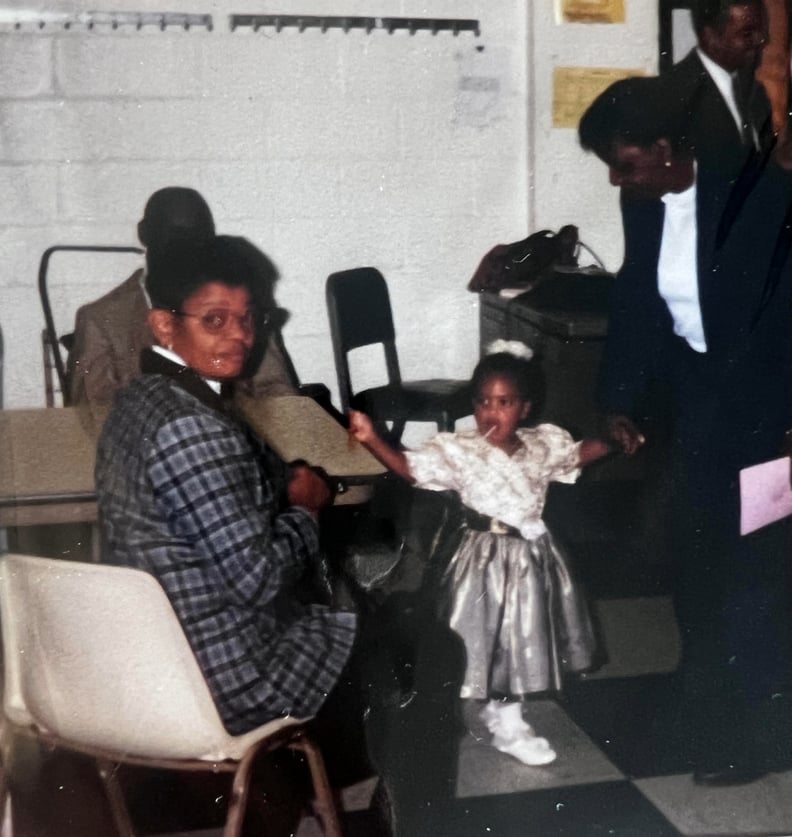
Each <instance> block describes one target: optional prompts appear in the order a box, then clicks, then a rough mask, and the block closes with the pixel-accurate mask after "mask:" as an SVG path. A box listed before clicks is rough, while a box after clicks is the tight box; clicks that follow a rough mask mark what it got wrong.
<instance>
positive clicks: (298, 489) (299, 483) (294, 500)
mask: <svg viewBox="0 0 792 837" xmlns="http://www.w3.org/2000/svg"><path fill="white" fill-rule="evenodd" d="M286 495H287V497H288V498H289V503H290V504H291V505H292V506H303V507H304V508H306V509H308V511H310V512H312V513H313V514H316V513H318V511H319V510H320V509H323V508H324V507H325V506H326V505H328V503H329V502H330V500H331V499H332V493H331V491H330V487H329V486H328V484H327V481H326V480H324V479H323V478H322V477H321V476H320V475H319V474H317V473H316V471H314V469H313V468H311V466H310V465H305V464H296V465H292V466H291V474H290V476H289V483H288V485H287V487H286Z"/></svg>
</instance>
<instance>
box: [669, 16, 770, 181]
mask: <svg viewBox="0 0 792 837" xmlns="http://www.w3.org/2000/svg"><path fill="white" fill-rule="evenodd" d="M692 17H693V28H694V30H695V32H696V37H697V39H698V46H696V47H695V48H694V49H692V50H691V51H690V52H689V53H688V55H687V56H686V57H685V58H683V59H682V60H681V61H680V62H679V63H678V64H675V65H674V66H673V67H672V68H671V70H670V71H669V72H668V74H667V77H668V80H669V83H670V84H671V85H672V87H673V89H674V91H675V92H676V93H677V95H678V96H679V97H680V99H681V100H682V102H683V106H684V109H685V111H686V113H687V116H688V124H687V131H688V138H689V141H690V144H691V146H692V147H693V149H694V151H695V152H696V157H697V158H698V159H699V160H703V159H709V160H712V161H713V162H717V163H718V164H719V165H721V166H727V167H728V171H729V172H734V173H735V174H736V173H737V172H738V171H739V169H740V167H741V164H742V163H743V162H744V161H745V158H746V156H747V154H748V152H750V151H751V150H754V151H757V152H764V151H767V150H769V148H770V147H771V146H772V144H773V140H774V135H773V126H772V119H771V110H770V102H769V100H768V98H767V93H766V91H765V89H764V87H763V86H762V84H761V83H760V82H758V81H757V80H756V78H755V71H756V68H757V67H758V65H759V62H760V60H761V57H762V50H763V49H764V47H765V44H766V43H767V38H768V29H767V12H766V10H765V7H764V3H763V0H693V7H692ZM735 169H736V171H735Z"/></svg>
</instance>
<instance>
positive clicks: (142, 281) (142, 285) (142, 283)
mask: <svg viewBox="0 0 792 837" xmlns="http://www.w3.org/2000/svg"><path fill="white" fill-rule="evenodd" d="M147 276H148V273H147V271H146V268H145V267H144V268H143V270H142V271H141V272H140V279H138V284H139V285H140V290H141V291H143V299H145V300H146V305H147V306H148V307H149V308H151V297H150V296H149V293H148V291H147V290H146V277H147Z"/></svg>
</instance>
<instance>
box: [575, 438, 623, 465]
mask: <svg viewBox="0 0 792 837" xmlns="http://www.w3.org/2000/svg"><path fill="white" fill-rule="evenodd" d="M616 450H617V448H616V446H615V445H614V444H613V443H612V442H606V441H604V440H603V439H583V440H582V441H581V442H580V454H579V459H578V465H581V466H582V465H588V464H589V463H590V462H596V461H597V460H598V459H602V457H603V456H608V455H609V454H611V453H615V452H616Z"/></svg>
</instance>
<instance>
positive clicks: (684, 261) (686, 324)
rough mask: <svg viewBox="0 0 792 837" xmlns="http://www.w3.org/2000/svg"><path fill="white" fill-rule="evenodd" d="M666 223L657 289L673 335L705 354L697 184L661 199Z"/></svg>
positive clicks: (661, 246) (664, 225)
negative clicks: (671, 323)
mask: <svg viewBox="0 0 792 837" xmlns="http://www.w3.org/2000/svg"><path fill="white" fill-rule="evenodd" d="M662 200H663V203H664V204H665V219H664V221H663V236H662V239H661V241H660V258H659V259H658V262H657V287H658V290H659V291H660V296H662V297H663V299H664V300H665V303H666V305H667V306H668V310H669V312H670V313H671V318H672V319H673V321H674V333H675V334H678V335H679V336H680V337H682V338H683V339H685V340H687V342H688V344H689V345H690V348H691V349H693V350H695V351H697V352H706V351H707V341H706V339H705V336H704V322H703V320H702V317H701V303H700V302H699V287H698V260H697V257H696V256H697V241H698V223H697V221H696V182H695V180H694V181H693V185H692V186H691V187H690V188H688V189H686V190H685V191H684V192H668V193H667V194H665V195H663V198H662Z"/></svg>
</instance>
